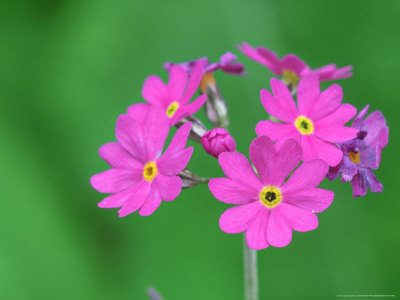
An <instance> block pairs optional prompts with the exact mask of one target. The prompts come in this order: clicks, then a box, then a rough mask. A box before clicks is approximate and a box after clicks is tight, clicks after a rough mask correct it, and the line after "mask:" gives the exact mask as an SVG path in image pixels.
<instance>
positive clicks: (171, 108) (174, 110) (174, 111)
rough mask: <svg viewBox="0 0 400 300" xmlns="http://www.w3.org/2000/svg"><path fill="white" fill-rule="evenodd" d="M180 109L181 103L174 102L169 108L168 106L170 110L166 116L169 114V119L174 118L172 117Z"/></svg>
mask: <svg viewBox="0 0 400 300" xmlns="http://www.w3.org/2000/svg"><path fill="white" fill-rule="evenodd" d="M178 108H179V103H178V102H176V101H175V102H172V103H171V104H170V105H169V106H168V108H167V111H166V112H165V113H166V114H167V116H168V117H169V118H172V116H173V115H174V114H175V113H176V111H177V110H178Z"/></svg>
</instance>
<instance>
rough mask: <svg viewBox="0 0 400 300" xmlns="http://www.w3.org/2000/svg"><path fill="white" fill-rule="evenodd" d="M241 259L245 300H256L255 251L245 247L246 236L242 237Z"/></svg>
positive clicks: (256, 274) (256, 273) (256, 272)
mask: <svg viewBox="0 0 400 300" xmlns="http://www.w3.org/2000/svg"><path fill="white" fill-rule="evenodd" d="M243 257H244V284H245V299H246V300H258V271H257V251H256V250H253V249H250V248H249V246H247V241H246V235H243Z"/></svg>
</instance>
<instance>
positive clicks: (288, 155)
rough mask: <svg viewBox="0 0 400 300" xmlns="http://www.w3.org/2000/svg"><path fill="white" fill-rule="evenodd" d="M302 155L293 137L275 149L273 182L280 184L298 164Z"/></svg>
mask: <svg viewBox="0 0 400 300" xmlns="http://www.w3.org/2000/svg"><path fill="white" fill-rule="evenodd" d="M301 156H302V150H301V147H300V145H299V143H298V142H296V140H294V139H289V140H286V142H284V143H283V144H282V145H281V146H280V147H279V150H278V151H277V153H276V155H275V162H274V168H273V171H274V177H275V178H274V182H273V184H274V185H276V186H281V185H282V183H283V181H284V180H285V179H286V177H288V175H289V174H290V173H291V172H292V171H293V170H294V169H295V168H296V167H297V166H298V164H299V163H300V160H301Z"/></svg>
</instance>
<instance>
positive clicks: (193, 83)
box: [179, 59, 205, 104]
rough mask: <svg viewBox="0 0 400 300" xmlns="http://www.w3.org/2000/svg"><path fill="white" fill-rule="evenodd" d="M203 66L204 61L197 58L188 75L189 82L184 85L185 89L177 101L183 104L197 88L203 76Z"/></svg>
mask: <svg viewBox="0 0 400 300" xmlns="http://www.w3.org/2000/svg"><path fill="white" fill-rule="evenodd" d="M204 66H205V61H204V60H202V59H199V60H198V61H197V62H196V64H195V66H194V67H193V70H192V73H191V74H190V77H189V82H188V84H187V87H186V91H185V93H184V94H183V96H182V98H181V99H180V101H179V103H181V104H185V103H188V102H189V101H190V99H191V98H192V96H193V94H194V93H195V92H196V90H197V88H198V87H199V84H200V81H201V78H202V77H203V70H204Z"/></svg>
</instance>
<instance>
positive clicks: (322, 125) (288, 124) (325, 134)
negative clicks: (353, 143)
mask: <svg viewBox="0 0 400 300" xmlns="http://www.w3.org/2000/svg"><path fill="white" fill-rule="evenodd" d="M271 89H272V92H273V96H272V95H271V93H270V92H268V91H267V90H262V91H261V103H262V104H263V106H264V108H265V110H266V111H267V112H268V113H270V114H271V115H272V116H274V117H275V118H277V119H279V120H282V121H283V123H277V122H274V121H269V120H267V121H261V122H259V123H258V124H257V127H256V133H257V135H259V136H261V135H266V136H269V137H270V138H271V139H272V140H273V141H277V142H278V143H282V142H284V141H285V140H286V139H288V138H294V139H296V140H297V141H298V142H299V143H300V145H301V147H302V149H303V156H302V160H303V161H308V160H312V159H316V158H320V159H322V160H324V161H326V162H327V163H328V164H329V165H330V166H336V165H337V164H338V163H339V162H340V161H341V159H342V156H343V153H342V151H341V150H340V149H339V148H338V147H337V146H336V145H334V144H333V143H340V142H344V141H348V140H350V139H352V138H355V137H356V136H357V132H358V131H359V130H358V129H356V128H351V127H345V126H344V125H345V124H346V123H347V122H348V121H349V120H350V119H351V118H353V117H354V115H355V114H356V109H355V107H354V106H352V105H350V104H341V102H342V97H343V94H342V88H341V87H340V86H339V85H337V84H333V85H331V86H330V87H328V88H327V89H326V90H324V91H323V92H322V93H321V92H320V88H319V81H318V77H317V76H316V75H309V76H306V77H304V78H302V79H301V81H300V83H299V87H298V90H297V105H296V104H295V102H294V100H293V97H292V95H291V94H290V92H289V90H288V88H287V87H286V85H285V84H284V83H283V82H281V81H279V80H277V79H275V78H272V79H271Z"/></svg>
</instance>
